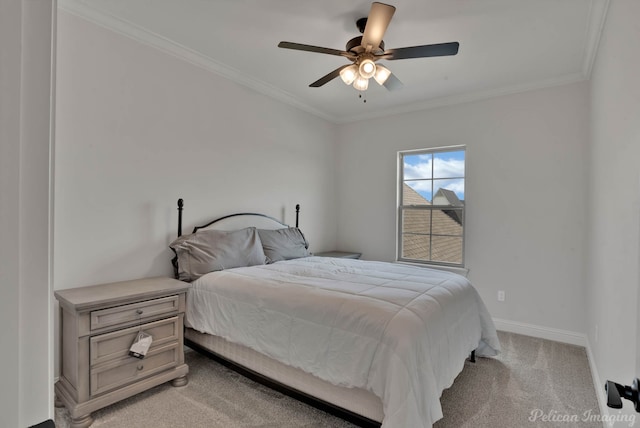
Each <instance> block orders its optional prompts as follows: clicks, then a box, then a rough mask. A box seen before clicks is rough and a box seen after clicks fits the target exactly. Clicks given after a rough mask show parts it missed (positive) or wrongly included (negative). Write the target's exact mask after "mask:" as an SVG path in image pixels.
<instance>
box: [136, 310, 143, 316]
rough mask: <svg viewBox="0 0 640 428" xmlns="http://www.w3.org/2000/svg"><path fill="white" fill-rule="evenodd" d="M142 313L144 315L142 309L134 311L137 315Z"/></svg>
mask: <svg viewBox="0 0 640 428" xmlns="http://www.w3.org/2000/svg"><path fill="white" fill-rule="evenodd" d="M143 313H144V311H143V310H142V309H138V310H137V311H136V314H138V315H142V314H143Z"/></svg>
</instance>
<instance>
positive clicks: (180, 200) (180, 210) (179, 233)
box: [178, 198, 300, 237]
mask: <svg viewBox="0 0 640 428" xmlns="http://www.w3.org/2000/svg"><path fill="white" fill-rule="evenodd" d="M183 209H184V200H183V199H182V198H180V199H178V237H180V236H182V210H183ZM237 216H257V217H264V218H267V219H269V220H272V221H274V222H276V223H279V224H281V225H282V226H283V227H286V226H287V225H286V224H284V223H282V222H281V221H280V220H278V219H276V218H274V217H271V216H268V215H266V214H259V213H236V214H229V215H226V216H224V217H220V218H217V219H215V220H212V221H210V222H209V223H207V224H204V225H202V226H196V227H194V228H193V232H192V233H195V232H196V231H197V230H198V229H204V228H206V227H209V226H211V225H212V224H214V223H217V222H219V221H221V220H224V219H228V218H231V217H237ZM299 216H300V204H296V227H298V219H299Z"/></svg>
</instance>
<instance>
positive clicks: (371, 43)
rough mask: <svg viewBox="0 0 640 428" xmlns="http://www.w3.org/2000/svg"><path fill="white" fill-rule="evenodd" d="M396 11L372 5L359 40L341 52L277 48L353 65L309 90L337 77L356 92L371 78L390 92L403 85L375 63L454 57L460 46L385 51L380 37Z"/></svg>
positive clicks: (288, 45) (291, 46) (307, 47)
mask: <svg viewBox="0 0 640 428" xmlns="http://www.w3.org/2000/svg"><path fill="white" fill-rule="evenodd" d="M395 11H396V8H395V7H394V6H391V5H388V4H384V3H378V2H374V3H372V4H371V10H370V11H369V16H368V17H367V18H361V19H359V20H358V21H357V22H356V25H357V27H358V29H359V30H360V32H361V33H362V36H359V37H354V38H353V39H351V40H349V41H348V42H347V46H346V50H344V51H340V50H337V49H330V48H323V47H318V46H311V45H303V44H300V43H292V42H280V43H279V44H278V47H280V48H285V49H294V50H301V51H307V52H315V53H324V54H328V55H337V56H342V57H345V58H347V59H349V60H350V61H351V62H352V64H350V65H343V66H342V67H339V68H337V69H335V70H333V71H332V72H331V73H329V74H327V75H325V76H323V77H321V78H320V79H318V80H316V81H315V82H313V83H311V84H310V85H309V86H310V87H312V88H318V87H320V86H323V85H324V84H326V83H328V82H330V81H331V80H333V79H335V78H336V77H338V76H340V78H341V79H342V81H343V82H344V83H345V84H347V85H351V84H353V87H354V88H355V89H357V90H359V91H366V90H367V88H368V87H369V79H371V78H372V77H373V78H374V79H375V81H376V82H378V84H380V85H382V86H384V87H385V88H387V89H388V90H390V91H393V90H396V89H400V88H401V87H402V82H400V80H399V79H398V78H397V77H395V76H394V75H393V73H391V71H390V70H389V69H388V68H386V67H384V66H383V65H380V64H376V61H379V60H381V59H385V60H389V61H393V60H398V59H409V58H426V57H433V56H449V55H456V54H457V53H458V48H459V46H460V45H459V43H458V42H451V43H439V44H434V45H422V46H412V47H406V48H398V49H389V50H385V46H384V41H383V40H382V37H383V36H384V33H385V32H386V31H387V27H388V26H389V23H390V22H391V18H392V17H393V14H394V13H395Z"/></svg>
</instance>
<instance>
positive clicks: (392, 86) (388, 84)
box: [382, 73, 404, 91]
mask: <svg viewBox="0 0 640 428" xmlns="http://www.w3.org/2000/svg"><path fill="white" fill-rule="evenodd" d="M382 86H384V87H385V88H387V89H388V90H390V91H397V90H398V89H402V87H403V86H404V85H403V84H402V82H401V81H400V80H399V79H398V78H397V77H396V76H395V75H394V74H393V73H391V74H390V75H389V77H387V80H386V81H385V82H384V83H383V84H382Z"/></svg>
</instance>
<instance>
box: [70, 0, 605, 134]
mask: <svg viewBox="0 0 640 428" xmlns="http://www.w3.org/2000/svg"><path fill="white" fill-rule="evenodd" d="M609 3H610V0H591V5H590V9H589V13H588V17H587V23H586V27H587V30H586V32H587V34H586V43H585V48H584V61H583V67H582V71H581V72H580V73H574V74H568V75H564V76H559V77H554V78H552V79H545V80H541V81H536V82H529V83H526V84H522V85H513V86H505V87H498V88H491V89H487V90H482V91H475V92H467V93H462V94H456V95H451V96H445V97H439V98H432V99H430V100H426V101H423V102H418V103H411V104H404V105H400V106H396V107H391V108H386V109H381V110H377V111H370V112H367V113H362V114H355V115H352V116H343V117H338V116H336V115H332V114H329V113H327V112H325V111H322V110H319V109H317V108H315V107H312V106H310V105H308V104H307V103H305V102H303V101H302V100H300V99H299V98H297V97H295V96H293V95H292V94H290V93H288V92H286V91H283V90H282V89H280V88H277V87H275V86H273V85H269V84H268V83H266V82H263V81H261V80H259V79H255V78H253V77H251V76H249V75H247V74H245V73H243V72H241V71H239V70H237V69H234V68H232V67H229V66H227V65H225V64H223V63H221V62H219V61H216V60H214V59H213V58H211V57H208V56H205V55H203V54H201V53H199V52H197V51H195V50H193V49H190V48H188V47H186V46H183V45H181V44H179V43H176V42H174V41H172V40H170V39H168V38H166V37H163V36H161V35H159V34H156V33H154V32H152V31H149V30H147V29H145V28H143V27H140V26H138V25H136V24H134V23H132V22H129V21H127V20H124V19H122V18H119V17H117V16H114V15H111V14H109V13H106V12H104V11H102V10H99V9H98V8H96V7H95V6H91V5H89V4H87V3H86V2H85V1H83V0H58V8H59V9H60V10H63V11H65V12H68V13H70V14H73V15H75V16H77V17H80V18H82V19H85V20H87V21H89V22H92V23H94V24H96V25H98V26H101V27H103V28H106V29H108V30H111V31H113V32H115V33H117V34H120V35H123V36H125V37H128V38H131V39H133V40H136V41H138V42H140V43H143V44H146V45H148V46H151V47H154V48H156V49H158V50H160V51H162V52H165V53H167V54H169V55H172V56H174V57H177V58H180V59H182V60H184V61H187V62H189V63H191V64H193V65H195V66H198V67H200V68H203V69H205V70H207V71H210V72H212V73H215V74H217V75H219V76H221V77H224V78H226V79H228V80H231V81H233V82H235V83H237V84H239V85H242V86H245V87H248V88H250V89H253V90H254V91H256V92H258V93H261V94H263V95H266V96H268V97H270V98H273V99H275V100H277V101H280V102H282V103H284V104H287V105H290V106H292V107H294V108H296V109H299V110H302V111H304V112H307V113H310V114H312V115H314V116H317V117H320V118H322V119H324V120H327V121H329V122H331V123H335V124H343V123H353V122H358V121H364V120H369V119H375V118H380V117H386V116H392V115H397V114H404V113H412V112H416V111H421V110H428V109H432V108H438V107H446V106H452V105H456V104H464V103H469V102H474V101H480V100H484V99H490V98H495V97H500V96H505V95H511V94H517V93H522V92H527V91H532V90H538V89H544V88H550V87H554V86H561V85H567V84H571V83H576V82H580V81H584V80H588V79H589V78H590V77H591V70H592V68H593V64H594V62H595V58H596V56H597V50H598V45H599V42H600V37H601V35H602V30H603V27H604V24H605V20H606V14H607V11H608V8H609Z"/></svg>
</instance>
